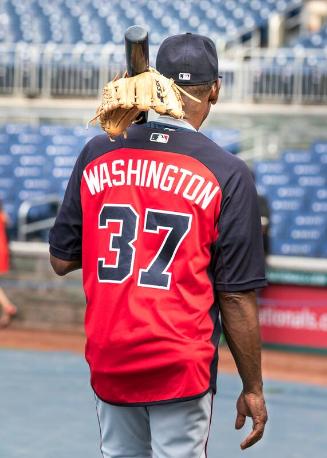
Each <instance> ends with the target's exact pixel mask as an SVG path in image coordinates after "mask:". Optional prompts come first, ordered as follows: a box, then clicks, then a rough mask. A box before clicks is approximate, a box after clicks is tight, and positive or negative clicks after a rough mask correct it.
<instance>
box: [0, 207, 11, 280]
mask: <svg viewBox="0 0 327 458" xmlns="http://www.w3.org/2000/svg"><path fill="white" fill-rule="evenodd" d="M6 220H7V218H6V215H5V213H3V212H0V274H3V273H6V272H8V270H9V249H8V239H7V234H6Z"/></svg>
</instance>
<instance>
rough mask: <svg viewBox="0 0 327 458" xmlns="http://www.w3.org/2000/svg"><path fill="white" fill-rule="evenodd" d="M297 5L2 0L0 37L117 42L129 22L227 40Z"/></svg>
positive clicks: (254, 0) (294, 0) (153, 36)
mask: <svg viewBox="0 0 327 458" xmlns="http://www.w3.org/2000/svg"><path fill="white" fill-rule="evenodd" d="M299 6H301V0H288V1H286V0H279V1H278V2H275V1H271V0H243V1H238V2H236V1H234V0H227V1H224V0H216V1H211V2H209V1H205V0H202V1H198V0H189V1H188V2H176V1H174V0H165V2H164V3H163V2H161V1H154V0H148V1H145V0H140V1H138V2H137V4H136V2H135V1H133V0H111V1H110V2H102V1H94V0H80V1H72V0H51V1H50V0H25V1H23V2H22V1H21V0H4V1H3V2H2V14H1V15H0V42H8V43H15V42H21V41H24V42H26V43H54V44H55V43H58V44H77V43H81V42H84V43H86V44H92V45H98V44H102V43H109V42H111V43H122V42H123V34H124V30H126V28H127V27H129V26H130V25H133V24H140V25H143V26H148V28H149V30H150V40H151V42H152V43H153V44H159V43H160V42H161V41H162V40H163V38H165V37H166V36H168V35H172V34H176V33H178V32H179V31H185V32H186V31H190V32H195V33H207V32H208V31H211V34H212V36H213V38H214V39H215V38H217V39H220V40H222V39H224V40H226V41H228V40H229V39H234V38H235V37H237V36H239V35H241V36H242V34H243V35H245V34H246V33H248V32H249V31H250V32H251V31H254V30H256V29H258V28H264V27H267V21H268V18H269V15H270V14H271V13H272V12H274V11H278V12H279V13H281V14H288V13H289V12H292V11H297V9H298V8H299ZM31 22H33V27H30V24H31ZM317 45H319V43H318V44H317Z"/></svg>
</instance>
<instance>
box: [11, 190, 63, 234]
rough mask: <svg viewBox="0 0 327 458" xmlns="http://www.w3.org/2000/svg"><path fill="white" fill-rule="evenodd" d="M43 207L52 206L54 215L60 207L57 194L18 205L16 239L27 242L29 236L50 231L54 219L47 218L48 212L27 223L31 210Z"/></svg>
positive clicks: (35, 198) (39, 197)
mask: <svg viewBox="0 0 327 458" xmlns="http://www.w3.org/2000/svg"><path fill="white" fill-rule="evenodd" d="M45 205H53V206H54V212H53V213H54V215H56V214H57V213H58V210H59V207H60V205H61V199H60V197H59V196H58V195H57V194H48V195H44V196H38V197H34V198H32V199H28V200H25V201H24V202H23V203H22V204H21V205H20V207H19V209H18V222H17V239H18V240H19V241H21V242H24V241H26V240H27V237H28V235H29V234H32V233H35V232H39V231H43V230H47V229H51V227H52V226H53V225H54V222H55V219H56V217H55V216H53V217H51V216H49V214H50V212H49V211H46V212H45V216H42V215H38V216H37V217H36V218H34V219H33V221H29V216H30V212H31V210H32V209H37V207H42V206H45ZM47 210H48V209H47Z"/></svg>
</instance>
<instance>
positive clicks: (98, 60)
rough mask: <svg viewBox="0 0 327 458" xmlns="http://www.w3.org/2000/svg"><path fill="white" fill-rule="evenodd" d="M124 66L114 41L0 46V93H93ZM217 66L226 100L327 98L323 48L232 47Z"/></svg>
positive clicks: (321, 101) (324, 100) (322, 100)
mask: <svg viewBox="0 0 327 458" xmlns="http://www.w3.org/2000/svg"><path fill="white" fill-rule="evenodd" d="M151 52H152V56H151V58H150V62H151V61H152V62H154V56H155V53H156V49H155V48H151ZM124 69H125V55H124V48H123V47H122V46H117V45H113V44H108V45H105V46H101V47H100V46H93V45H88V46H86V45H75V46H66V45H51V44H47V45H27V44H17V45H13V46H8V45H0V95H3V96H14V97H41V98H49V97H50V98H51V97H56V98H58V97H69V98H71V97H79V98H81V97H89V98H95V97H98V96H99V95H100V94H101V90H102V88H103V86H104V84H105V83H106V82H107V81H109V80H110V79H112V78H113V77H114V76H115V75H116V74H117V73H118V72H122V71H123V70H124ZM220 71H221V74H222V75H223V86H222V91H221V100H222V101H224V102H235V103H240V102H250V103H262V102H264V103H267V102H268V103H294V104H301V103H306V104H326V103H327V51H326V50H323V49H322V50H316V49H314V50H312V49H301V50H298V49H292V48H289V49H288V48H287V49H286V48H285V49H277V50H273V51H272V50H264V49H253V48H252V49H250V50H244V48H243V49H239V50H235V49H234V50H231V51H229V52H226V53H225V54H224V55H222V57H221V58H220Z"/></svg>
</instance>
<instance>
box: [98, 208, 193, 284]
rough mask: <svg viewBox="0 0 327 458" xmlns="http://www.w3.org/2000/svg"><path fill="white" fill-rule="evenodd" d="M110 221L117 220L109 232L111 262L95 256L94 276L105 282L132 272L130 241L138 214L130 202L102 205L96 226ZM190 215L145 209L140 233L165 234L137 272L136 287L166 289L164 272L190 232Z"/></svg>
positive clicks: (104, 226)
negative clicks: (161, 241) (152, 255)
mask: <svg viewBox="0 0 327 458" xmlns="http://www.w3.org/2000/svg"><path fill="white" fill-rule="evenodd" d="M111 222H118V223H120V228H119V231H117V232H116V233H112V234H111V235H110V240H109V251H111V252H116V253H117V258H116V262H115V264H107V263H106V261H105V258H103V257H102V258H98V279H99V282H105V283H123V282H124V281H125V280H126V279H127V278H129V277H130V276H131V275H132V274H133V268H134V261H135V254H136V253H135V252H136V250H135V247H134V242H135V240H137V238H138V237H139V236H141V234H138V226H139V215H138V213H137V212H136V211H135V209H134V208H133V207H132V206H131V205H123V204H120V205H118V204H105V205H104V206H103V207H102V209H101V211H100V214H99V229H107V228H108V227H109V224H110V223H111ZM191 224H192V215H191V214H188V213H178V212H172V211H163V210H154V209H152V208H147V209H146V211H145V220H144V228H143V232H150V233H156V234H159V232H160V230H162V229H164V230H167V229H168V232H167V235H166V237H165V239H164V241H163V243H162V244H161V246H160V248H159V250H158V252H157V253H155V254H154V257H153V259H152V261H151V262H150V264H149V265H148V266H147V267H146V268H143V269H140V270H139V272H138V283H137V284H138V286H142V287H148V288H163V289H169V288H170V283H171V273H170V272H168V269H169V267H170V266H171V264H172V262H173V260H174V257H175V255H176V253H177V250H178V248H179V246H180V244H181V243H182V241H183V240H184V238H185V236H186V235H187V233H188V232H189V231H190V228H191Z"/></svg>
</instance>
